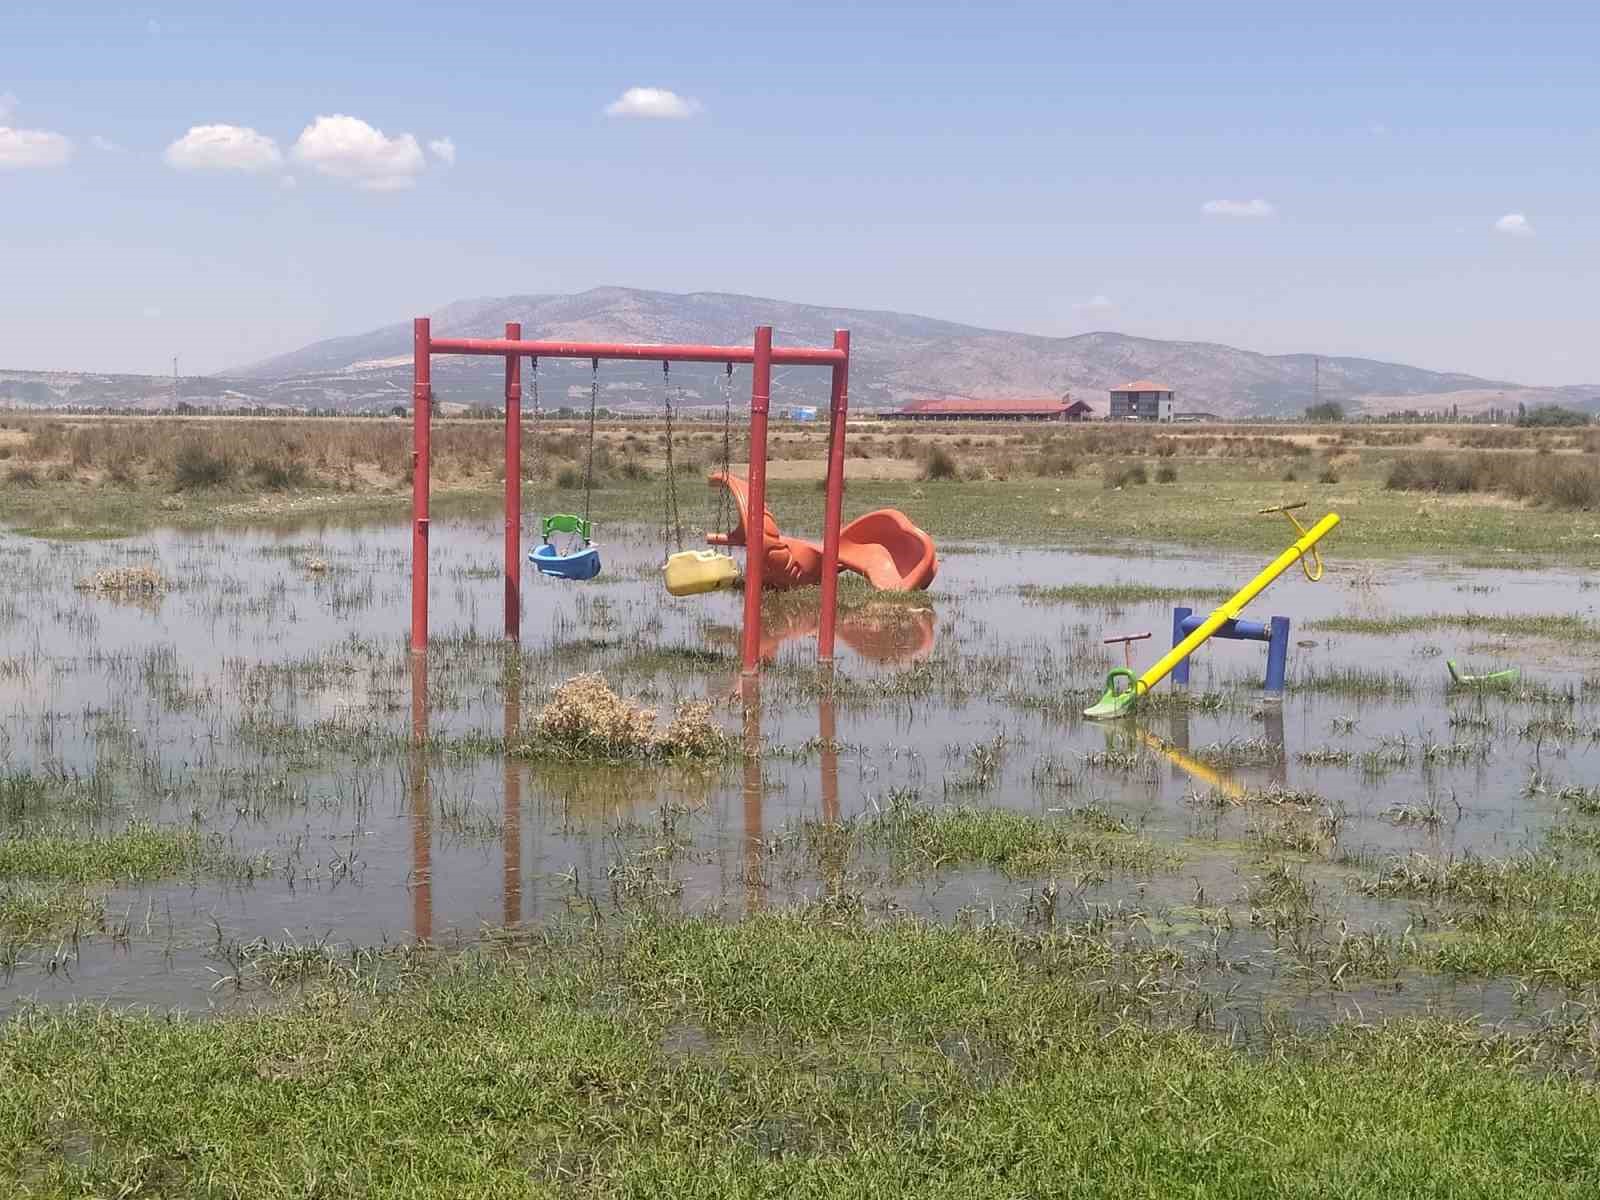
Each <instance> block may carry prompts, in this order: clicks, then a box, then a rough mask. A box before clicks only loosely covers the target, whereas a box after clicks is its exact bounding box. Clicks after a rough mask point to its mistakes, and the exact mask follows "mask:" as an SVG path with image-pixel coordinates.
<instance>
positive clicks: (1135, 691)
mask: <svg viewBox="0 0 1600 1200" xmlns="http://www.w3.org/2000/svg"><path fill="white" fill-rule="evenodd" d="M1119 679H1125V680H1127V682H1128V686H1127V687H1125V688H1123V689H1122V690H1121V691H1120V692H1119V691H1118V690H1117V680H1119ZM1138 702H1139V683H1138V680H1136V679H1134V677H1133V672H1132V671H1130V670H1128V669H1127V668H1126V667H1118V668H1117V669H1116V670H1115V671H1112V672H1111V674H1109V675H1107V676H1106V691H1105V695H1103V696H1101V697H1100V700H1099V702H1098V703H1096V704H1091V705H1090V706H1089V707H1088V708H1086V709H1084V710H1083V715H1084V716H1086V717H1093V718H1096V719H1104V718H1106V717H1123V716H1127V715H1128V714H1129V713H1131V712H1132V711H1133V706H1134V705H1135V704H1137V703H1138Z"/></svg>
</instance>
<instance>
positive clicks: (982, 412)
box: [883, 396, 1093, 421]
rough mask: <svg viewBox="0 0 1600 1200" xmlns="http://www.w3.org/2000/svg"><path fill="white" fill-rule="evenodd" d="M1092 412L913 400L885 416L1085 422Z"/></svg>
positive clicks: (1058, 404) (1076, 404)
mask: <svg viewBox="0 0 1600 1200" xmlns="http://www.w3.org/2000/svg"><path fill="white" fill-rule="evenodd" d="M1092 412H1093V410H1092V409H1091V408H1090V407H1089V406H1088V405H1087V404H1085V403H1084V402H1083V401H1082V400H1074V399H1073V398H1072V397H1071V396H1062V397H1061V398H1060V399H1059V400H1057V399H1050V400H971V399H966V398H962V399H954V400H913V401H912V402H911V403H910V404H907V405H904V406H903V407H901V408H896V409H890V410H888V411H886V412H884V414H883V415H884V416H885V417H888V418H890V419H893V420H900V421H1084V420H1087V419H1088V418H1089V416H1090V415H1091V414H1092Z"/></svg>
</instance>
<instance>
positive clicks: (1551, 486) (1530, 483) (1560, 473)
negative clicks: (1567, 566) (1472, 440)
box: [1385, 451, 1600, 509]
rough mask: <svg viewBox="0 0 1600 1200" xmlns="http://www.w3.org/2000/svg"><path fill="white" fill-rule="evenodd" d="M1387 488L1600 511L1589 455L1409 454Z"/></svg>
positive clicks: (1598, 482)
mask: <svg viewBox="0 0 1600 1200" xmlns="http://www.w3.org/2000/svg"><path fill="white" fill-rule="evenodd" d="M1385 486H1386V487H1389V488H1391V489H1393V490H1394V491H1408V492H1443V493H1458V494H1459V493H1467V492H1494V493H1497V494H1499V495H1502V496H1510V497H1512V498H1514V499H1517V500H1531V501H1533V502H1535V503H1541V504H1550V505H1553V506H1554V507H1557V508H1584V509H1587V508H1595V507H1597V506H1600V466H1597V465H1596V464H1595V463H1594V461H1593V460H1592V459H1591V458H1590V457H1589V456H1587V455H1554V454H1552V455H1544V456H1541V455H1529V454H1508V453H1495V452H1492V451H1491V452H1481V451H1480V452H1474V453H1468V454H1408V455H1405V456H1403V457H1400V458H1397V459H1395V460H1394V462H1393V463H1391V464H1390V467H1389V474H1388V478H1387V479H1386V480H1385Z"/></svg>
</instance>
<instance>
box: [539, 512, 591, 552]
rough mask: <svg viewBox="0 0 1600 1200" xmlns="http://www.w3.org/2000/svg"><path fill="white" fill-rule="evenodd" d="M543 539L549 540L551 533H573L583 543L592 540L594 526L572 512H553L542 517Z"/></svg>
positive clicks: (586, 543)
mask: <svg viewBox="0 0 1600 1200" xmlns="http://www.w3.org/2000/svg"><path fill="white" fill-rule="evenodd" d="M541 532H542V533H543V534H544V540H545V541H547V542H548V541H549V540H550V535H551V534H553V533H575V534H577V535H578V536H579V537H581V538H582V539H583V543H584V545H588V544H589V543H590V542H592V541H593V540H594V538H593V537H592V536H591V535H592V534H593V533H594V527H593V525H591V524H590V523H589V521H587V520H586V519H584V518H583V517H578V516H574V515H573V514H572V513H555V514H553V515H551V516H548V517H546V518H545V519H544V521H543V522H542V525H541Z"/></svg>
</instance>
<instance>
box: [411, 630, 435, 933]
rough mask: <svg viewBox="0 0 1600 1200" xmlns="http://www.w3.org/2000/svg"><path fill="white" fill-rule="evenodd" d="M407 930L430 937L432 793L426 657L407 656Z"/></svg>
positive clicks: (431, 930) (431, 917)
mask: <svg viewBox="0 0 1600 1200" xmlns="http://www.w3.org/2000/svg"><path fill="white" fill-rule="evenodd" d="M409 758H410V768H411V796H410V801H411V930H412V933H413V934H414V935H415V936H416V938H417V940H418V941H426V940H428V939H429V938H431V937H433V793H432V791H431V790H430V789H429V787H428V656H427V654H426V653H425V652H424V653H422V654H413V655H412V656H411V749H410V755H409Z"/></svg>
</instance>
